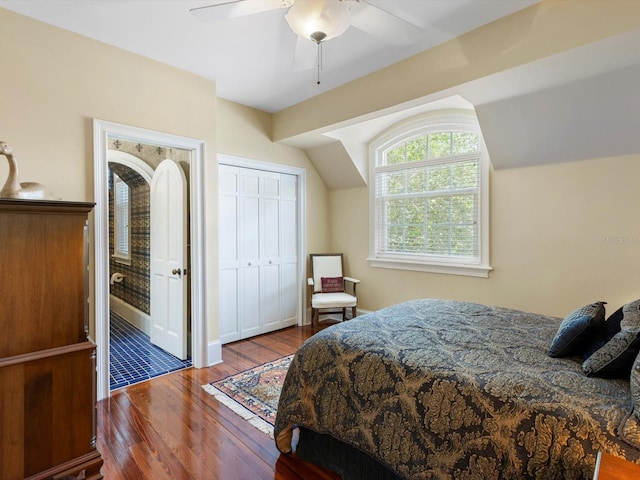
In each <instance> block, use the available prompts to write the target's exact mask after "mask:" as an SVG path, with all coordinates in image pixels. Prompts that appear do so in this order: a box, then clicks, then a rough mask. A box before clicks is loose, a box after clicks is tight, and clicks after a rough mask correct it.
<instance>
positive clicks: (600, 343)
mask: <svg viewBox="0 0 640 480" xmlns="http://www.w3.org/2000/svg"><path fill="white" fill-rule="evenodd" d="M622 308H623V307H620V308H619V309H618V310H616V311H615V312H613V313H612V314H611V315H610V316H609V318H607V321H606V322H604V328H603V329H602V331H601V332H600V335H598V336H597V337H595V338H594V339H593V341H592V342H591V343H589V345H588V346H587V350H586V351H585V352H584V357H583V358H582V359H583V360H586V359H587V358H589V357H590V356H591V355H593V353H594V352H595V351H596V350H598V349H600V348H602V347H604V346H605V344H606V343H607V342H608V341H609V340H611V339H612V338H613V337H614V336H615V335H616V333H618V332H620V321H621V320H622V316H623V314H622Z"/></svg>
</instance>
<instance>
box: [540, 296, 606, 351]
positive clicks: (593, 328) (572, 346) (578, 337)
mask: <svg viewBox="0 0 640 480" xmlns="http://www.w3.org/2000/svg"><path fill="white" fill-rule="evenodd" d="M605 303H607V302H595V303H591V304H589V305H585V306H584V307H580V308H578V309H576V310H574V311H573V312H571V313H570V314H569V315H567V317H566V318H565V319H564V320H563V321H562V323H561V324H560V327H559V328H558V331H557V332H556V335H555V337H553V340H552V341H551V347H549V356H550V357H555V358H558V357H570V356H572V355H579V354H582V353H583V352H584V350H585V348H586V347H587V345H588V344H589V341H590V340H591V339H592V338H593V336H594V335H597V334H598V333H600V331H601V329H602V328H603V327H604V305H605Z"/></svg>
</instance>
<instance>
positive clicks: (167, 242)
mask: <svg viewBox="0 0 640 480" xmlns="http://www.w3.org/2000/svg"><path fill="white" fill-rule="evenodd" d="M150 232H151V235H150V236H151V238H150V243H151V245H150V247H151V256H150V257H151V265H150V269H151V282H150V283H151V335H150V337H151V343H153V344H154V345H157V346H158V347H160V348H162V349H163V350H166V351H167V352H169V353H171V354H172V355H174V356H176V357H178V358H180V359H182V360H184V359H186V358H187V356H188V350H187V277H186V276H187V268H186V267H187V180H186V177H185V175H184V172H183V171H182V168H181V167H180V165H178V164H177V163H176V162H174V161H173V160H169V159H167V160H163V161H162V162H161V163H160V165H158V168H156V171H155V173H154V174H153V179H152V181H151V229H150Z"/></svg>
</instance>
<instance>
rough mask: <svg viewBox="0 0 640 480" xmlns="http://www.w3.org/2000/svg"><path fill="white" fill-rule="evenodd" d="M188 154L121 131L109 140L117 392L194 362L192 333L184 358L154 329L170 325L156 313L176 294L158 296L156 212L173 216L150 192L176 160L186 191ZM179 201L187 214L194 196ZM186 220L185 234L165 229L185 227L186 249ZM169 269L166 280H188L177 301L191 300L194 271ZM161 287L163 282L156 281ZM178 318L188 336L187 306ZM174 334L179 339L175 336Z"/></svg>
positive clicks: (112, 385) (112, 373)
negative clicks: (164, 168)
mask: <svg viewBox="0 0 640 480" xmlns="http://www.w3.org/2000/svg"><path fill="white" fill-rule="evenodd" d="M189 155H190V152H189V151H187V150H183V149H178V148H163V147H159V146H155V145H146V144H142V143H140V142H138V143H135V142H131V141H128V140H126V139H122V138H117V137H115V136H111V137H109V139H108V150H107V160H108V169H109V170H108V193H109V278H110V282H109V310H110V311H109V348H110V354H109V389H110V391H113V390H115V389H118V388H121V387H124V386H128V385H132V384H134V383H139V382H141V381H144V380H148V379H150V378H153V377H156V376H160V375H163V374H165V373H169V372H173V371H176V370H180V369H183V368H187V367H189V366H191V355H190V352H189V351H188V344H187V342H186V338H184V339H183V340H181V341H180V343H181V344H182V343H184V348H183V349H181V352H180V353H179V354H178V357H177V358H176V356H174V355H176V352H174V351H173V350H170V349H169V350H168V349H167V345H165V344H159V343H158V342H157V340H155V341H154V336H153V332H155V331H157V330H159V329H160V330H162V326H163V324H162V323H161V322H157V321H156V322H154V321H153V319H154V317H168V316H169V315H168V311H169V309H168V308H164V307H165V306H164V305H163V303H164V298H165V297H167V298H168V297H169V296H168V295H167V294H166V292H161V293H160V295H158V294H157V293H156V294H155V300H154V297H153V296H152V295H151V291H152V290H153V285H152V284H151V280H152V279H153V278H156V277H157V275H156V276H153V275H152V270H153V269H152V268H150V267H151V265H152V261H151V252H152V250H153V248H154V241H155V240H156V238H155V237H157V236H158V235H162V234H163V231H162V229H159V228H158V227H157V226H156V231H155V233H152V229H151V227H152V224H153V219H152V218H151V216H152V211H155V212H156V215H157V216H160V219H158V218H156V220H155V222H156V223H160V224H164V223H166V221H165V219H164V217H165V216H166V215H168V213H167V212H166V208H165V206H164V205H154V203H159V202H158V198H157V195H156V198H155V199H154V198H153V197H152V195H151V193H152V191H153V188H154V187H153V186H152V184H153V182H154V180H153V179H154V178H156V177H158V174H157V169H158V167H159V166H160V165H167V164H169V165H173V167H172V168H174V169H179V170H180V171H181V173H180V175H179V176H180V177H181V179H182V181H181V192H180V193H184V192H182V190H185V191H186V190H187V182H186V175H185V172H184V171H186V173H188V168H189ZM156 183H157V178H156ZM157 188H158V187H157V186H156V190H157ZM185 198H186V195H185ZM160 200H161V199H160ZM175 203H177V204H182V203H184V204H185V205H184V207H180V208H181V209H184V216H185V217H187V218H188V208H187V205H186V203H187V202H184V201H183V200H182V198H178V199H177V200H176V201H175ZM159 220H160V221H159ZM171 223H173V222H171ZM184 223H185V228H184V233H183V232H181V231H180V230H178V229H176V228H171V229H166V230H167V232H166V233H167V234H168V235H176V234H178V233H180V237H181V238H180V239H179V240H178V241H180V243H181V244H184V246H185V248H184V250H185V252H186V250H187V249H186V246H187V245H188V243H189V242H188V233H187V232H188V229H187V228H186V222H184ZM183 236H184V237H185V238H182V237H183ZM155 244H156V245H157V241H155ZM156 257H157V254H156ZM182 266H184V268H185V269H186V270H189V269H190V267H189V265H188V256H187V255H185V258H184V259H183V260H182V263H181V267H180V268H181V269H182ZM167 273H168V274H169V277H171V278H170V280H171V282H166V281H165V282H163V283H164V284H167V283H171V284H176V283H179V284H181V285H180V287H184V288H179V289H173V292H175V293H177V295H179V296H180V298H179V299H178V302H179V303H180V304H185V306H187V305H188V297H187V292H188V287H189V283H190V282H189V276H187V275H185V276H184V277H182V275H179V276H175V275H173V276H172V275H170V272H167ZM155 288H158V284H157V283H156V287H155ZM160 288H162V285H161V286H160ZM173 292H172V293H173ZM154 303H158V305H154ZM161 320H165V319H164V318H161ZM175 320H176V322H177V321H179V322H181V324H182V326H181V327H180V328H179V333H181V335H182V336H183V337H186V335H185V332H187V331H188V330H189V328H188V327H189V317H188V309H187V308H184V313H183V315H182V318H176V319H175ZM159 324H160V328H158V325H159ZM169 333H172V332H169ZM168 337H169V338H170V339H171V338H173V336H172V335H168ZM172 353H173V355H172Z"/></svg>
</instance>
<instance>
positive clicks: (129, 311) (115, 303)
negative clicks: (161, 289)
mask: <svg viewBox="0 0 640 480" xmlns="http://www.w3.org/2000/svg"><path fill="white" fill-rule="evenodd" d="M109 308H110V309H111V310H113V312H114V313H117V314H118V315H119V316H121V317H122V318H124V319H125V320H126V321H127V322H129V323H130V324H131V325H133V326H134V327H137V328H138V329H140V330H142V331H143V332H144V333H146V334H147V335H150V334H151V317H149V315H147V314H146V313H144V312H143V311H142V310H138V309H137V308H136V307H134V306H133V305H129V304H128V303H127V302H125V301H124V300H121V299H119V298H118V297H116V296H114V295H109Z"/></svg>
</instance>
